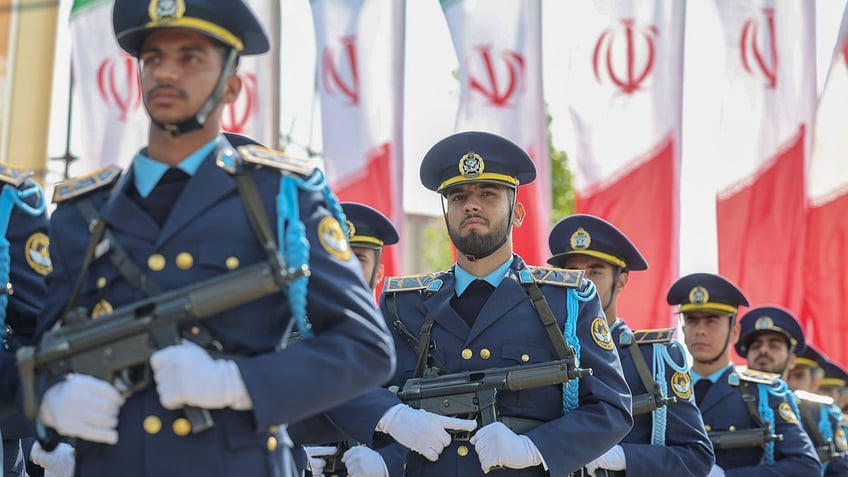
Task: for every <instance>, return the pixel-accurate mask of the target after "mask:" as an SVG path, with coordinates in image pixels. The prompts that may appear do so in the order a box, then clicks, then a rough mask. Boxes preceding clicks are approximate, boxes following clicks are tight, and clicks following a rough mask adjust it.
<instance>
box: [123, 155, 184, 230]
mask: <svg viewBox="0 0 848 477" xmlns="http://www.w3.org/2000/svg"><path fill="white" fill-rule="evenodd" d="M190 177H191V176H189V175H188V174H186V173H185V172H183V170H182V169H179V168H176V167H172V168H170V169H168V170H167V171H166V172H165V174H164V175H162V177H161V178H160V179H159V182H158V183H156V187H154V188H153V190H152V191H151V192H150V194H149V195H148V196H147V197H141V196H140V195H139V194H138V192H137V191H135V189H133V194H132V197H133V199H134V200H135V201H136V203H137V204H138V205H140V206H141V208H142V209H144V210H145V212H147V214H148V215H150V217H151V218H153V220H155V221H156V223H157V224H159V227H161V226H162V224H164V223H165V219H167V218H168V213H169V212H171V209H173V208H174V204H175V203H176V202H177V199H178V198H179V197H180V193H181V192H182V191H183V188H184V187H185V185H186V183H187V182H188V180H189V178H190Z"/></svg>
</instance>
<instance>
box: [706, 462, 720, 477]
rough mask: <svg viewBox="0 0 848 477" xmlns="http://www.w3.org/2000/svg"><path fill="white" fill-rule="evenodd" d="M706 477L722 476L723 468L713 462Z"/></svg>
mask: <svg viewBox="0 0 848 477" xmlns="http://www.w3.org/2000/svg"><path fill="white" fill-rule="evenodd" d="M707 477H724V469H722V468H721V467H719V466H718V465H716V464H713V466H712V468H711V469H710V473H709V474H707Z"/></svg>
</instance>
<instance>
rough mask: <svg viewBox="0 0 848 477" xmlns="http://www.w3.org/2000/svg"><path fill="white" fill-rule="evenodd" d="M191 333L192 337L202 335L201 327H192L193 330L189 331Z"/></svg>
mask: <svg viewBox="0 0 848 477" xmlns="http://www.w3.org/2000/svg"><path fill="white" fill-rule="evenodd" d="M189 333H191V335H192V336H197V335H199V334H200V327H199V326H192V327H191V330H189Z"/></svg>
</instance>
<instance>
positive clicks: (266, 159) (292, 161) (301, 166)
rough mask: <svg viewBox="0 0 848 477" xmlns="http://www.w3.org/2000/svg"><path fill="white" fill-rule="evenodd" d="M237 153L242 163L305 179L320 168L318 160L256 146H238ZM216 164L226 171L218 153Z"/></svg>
mask: <svg viewBox="0 0 848 477" xmlns="http://www.w3.org/2000/svg"><path fill="white" fill-rule="evenodd" d="M238 153H239V155H240V156H241V159H242V160H243V161H244V162H247V163H250V164H259V165H262V166H267V167H273V168H275V169H280V170H283V171H288V172H294V173H295V174H300V175H302V176H305V177H309V176H311V175H312V174H313V173H314V172H315V170H316V169H318V168H320V167H321V163H320V161H319V160H318V159H315V158H306V159H304V158H300V157H294V156H290V155H288V154H286V153H285V152H283V151H275V150H273V149H268V148H267V147H263V146H259V145H256V144H250V145H247V146H239V147H238ZM217 162H218V165H219V166H221V167H224V168H225V169H226V167H225V165H222V161H221V160H220V153H219V160H218V161H217Z"/></svg>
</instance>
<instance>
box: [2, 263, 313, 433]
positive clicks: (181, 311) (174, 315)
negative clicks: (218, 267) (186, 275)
mask: <svg viewBox="0 0 848 477" xmlns="http://www.w3.org/2000/svg"><path fill="white" fill-rule="evenodd" d="M277 258H278V260H274V261H266V262H261V263H258V264H256V265H252V266H250V267H246V268H244V269H242V270H238V271H234V272H230V273H226V274H224V275H220V276H218V277H215V278H212V279H210V280H206V281H203V282H200V283H196V284H193V285H189V286H186V287H183V288H179V289H177V290H173V291H169V292H165V293H161V294H159V295H156V296H153V297H150V298H146V299H144V300H140V301H137V302H135V303H131V304H129V305H127V306H123V307H121V308H118V309H117V310H114V311H113V312H111V313H109V314H107V315H102V316H99V317H98V318H97V319H96V320H94V319H87V318H85V313H84V311H79V312H72V313H70V314H69V318H71V319H68V320H66V322H65V323H64V324H63V325H62V326H60V327H58V328H54V329H52V330H50V331H48V332H46V333H45V334H44V336H43V337H42V338H41V341H40V342H39V343H38V345H37V346H27V347H23V348H20V349H19V350H18V352H17V358H18V368H19V370H20V376H21V389H22V391H23V404H24V413H25V414H26V415H27V417H29V418H30V419H34V418H35V416H36V414H37V413H38V407H39V405H40V403H39V397H38V389H37V381H38V379H37V378H38V377H40V376H42V375H44V376H46V377H47V379H48V380H49V381H52V380H54V379H56V378H57V377H59V376H61V375H63V374H65V373H70V372H75V373H80V374H87V375H90V376H94V377H96V378H99V379H102V380H104V381H106V382H108V383H115V382H116V381H118V382H120V383H121V384H124V385H126V388H127V389H126V391H124V395H125V396H129V395H131V394H133V393H135V392H137V391H139V390H141V389H144V388H146V387H147V386H148V385H150V365H149V360H150V355H152V354H153V353H154V352H155V351H157V350H159V349H162V348H165V347H167V346H171V345H175V344H179V343H180V340H181V336H182V334H181V331H182V329H183V328H186V327H187V326H186V325H189V326H188V328H191V331H190V333H194V334H198V333H199V332H198V330H202V328H201V327H199V326H197V324H196V323H195V322H196V321H199V320H203V319H206V318H210V317H212V316H215V315H217V314H219V313H222V312H224V311H226V310H229V309H231V308H235V307H237V306H240V305H243V304H246V303H248V302H251V301H254V300H257V299H259V298H263V297H265V296H268V295H271V294H274V293H280V290H281V288H282V287H283V286H284V285H286V284H287V283H289V282H291V281H292V280H294V279H296V278H298V277H300V276H308V274H309V270H308V268H307V267H305V266H304V267H303V268H302V269H300V270H294V269H291V270H287V269H286V268H285V267H284V266H283V263H282V259H281V258H280V257H277ZM72 314H76V315H77V316H76V318H74V317H72V316H71V315H72ZM200 334H202V333H200ZM207 334H208V332H207ZM189 338H190V339H193V340H194V341H197V338H196V337H191V336H189ZM201 338H203V336H201ZM198 344H201V345H205V344H208V342H207V343H198ZM121 388H122V389H123V387H121ZM184 411H185V414H186V418H188V420H189V421H190V422H191V430H192V432H193V433H198V432H201V431H203V430H206V429H208V428H209V427H211V426H212V418H211V416H210V414H209V411H208V410H206V409H198V408H194V407H185V408H184Z"/></svg>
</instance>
